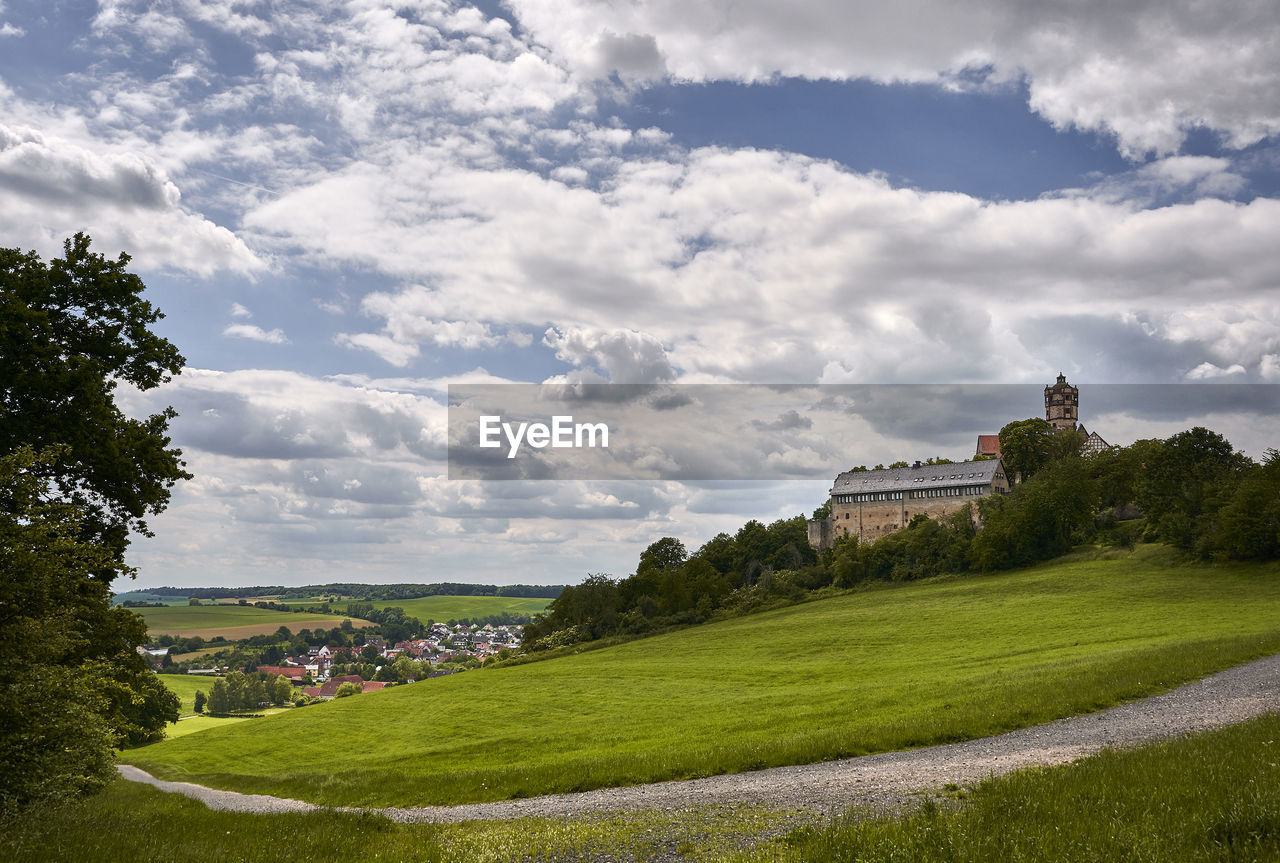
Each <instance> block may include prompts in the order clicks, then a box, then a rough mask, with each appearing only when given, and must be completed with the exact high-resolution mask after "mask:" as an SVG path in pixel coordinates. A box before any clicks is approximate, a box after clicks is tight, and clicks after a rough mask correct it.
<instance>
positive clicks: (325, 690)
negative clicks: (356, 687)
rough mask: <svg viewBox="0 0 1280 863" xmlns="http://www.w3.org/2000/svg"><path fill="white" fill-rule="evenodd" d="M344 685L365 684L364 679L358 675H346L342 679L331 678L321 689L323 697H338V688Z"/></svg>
mask: <svg viewBox="0 0 1280 863" xmlns="http://www.w3.org/2000/svg"><path fill="white" fill-rule="evenodd" d="M344 683H359V684H361V685H363V684H364V678H363V677H361V676H360V675H358V674H344V675H342V676H341V677H330V678H329V679H328V680H326V681H325V682H324V686H321V687H320V694H321V695H336V694H337V692H338V687H339V686H341V685H342V684H344Z"/></svg>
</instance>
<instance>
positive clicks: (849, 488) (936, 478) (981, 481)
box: [809, 459, 1009, 549]
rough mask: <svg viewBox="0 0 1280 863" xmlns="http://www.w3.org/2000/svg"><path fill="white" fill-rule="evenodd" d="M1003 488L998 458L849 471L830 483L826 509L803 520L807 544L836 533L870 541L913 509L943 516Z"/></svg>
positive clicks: (822, 544)
mask: <svg viewBox="0 0 1280 863" xmlns="http://www.w3.org/2000/svg"><path fill="white" fill-rule="evenodd" d="M1008 492H1009V478H1008V477H1007V476H1005V472H1004V465H1003V464H1002V463H1001V462H1000V460H999V459H986V460H983V461H962V462H957V463H953V464H930V465H922V464H921V463H920V462H916V463H915V465H914V466H912V467H898V468H888V469H882V470H861V471H849V472H847V473H842V474H840V475H839V476H837V477H836V481H835V484H834V485H832V487H831V515H830V516H829V517H828V518H825V519H815V520H813V521H810V522H809V544H810V545H812V546H814V547H815V548H819V549H823V548H829V547H830V546H831V544H832V543H834V542H835V541H836V539H837V538H839V537H841V536H856V537H857V538H858V541H859V542H871V541H872V540H876V539H879V538H880V537H882V536H887V535H888V534H890V533H893V532H894V531H895V530H899V529H901V528H903V527H905V526H906V525H907V523H908V522H910V521H911V519H912V517H913V516H915V515H919V514H921V513H923V514H924V515H927V516H929V517H930V518H944V517H946V516H948V515H951V514H952V513H954V512H956V511H957V510H958V509H960V507H962V506H964V505H965V504H966V503H969V502H970V501H974V500H978V499H979V498H982V497H989V496H990V495H993V494H1008Z"/></svg>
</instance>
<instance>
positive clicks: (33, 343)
mask: <svg viewBox="0 0 1280 863" xmlns="http://www.w3.org/2000/svg"><path fill="white" fill-rule="evenodd" d="M128 262H129V256H128V255H124V254H122V255H120V257H119V258H117V259H116V260H114V261H110V260H107V259H106V258H104V257H103V256H101V255H99V254H96V253H94V252H91V251H89V238H88V237H86V236H85V235H84V234H76V235H75V237H73V238H72V239H70V240H67V241H66V243H65V244H64V245H63V257H62V258H59V259H54V260H52V261H50V262H49V263H48V264H47V265H46V264H45V263H44V262H42V261H41V260H40V258H39V256H37V255H36V253H35V252H26V253H24V252H21V251H19V250H17V249H0V381H2V382H3V384H0V386H3V389H0V413H2V414H3V417H4V422H2V423H0V452H3V453H8V452H13V451H14V450H15V449H17V448H18V447H20V446H29V447H31V448H33V449H35V450H41V449H44V448H46V447H57V449H56V451H57V452H58V458H57V460H56V462H54V463H52V464H50V465H49V470H48V475H49V476H50V478H51V479H53V480H54V482H55V483H56V486H57V488H58V489H59V492H60V494H61V496H62V498H63V499H64V500H65V501H67V502H68V503H73V504H75V505H76V506H78V507H80V508H81V511H82V512H83V514H84V520H83V523H82V530H83V531H84V534H85V537H86V538H87V539H90V540H92V541H94V542H96V543H97V544H99V545H101V546H102V547H103V548H106V549H109V550H110V551H111V552H112V553H113V557H114V559H113V565H112V567H111V568H110V570H108V571H114V572H123V571H125V565H124V551H125V548H126V547H127V546H128V544H129V532H130V531H136V532H138V533H140V534H143V535H149V530H148V528H147V522H146V518H147V516H149V515H155V514H157V513H159V512H160V511H161V510H163V509H164V507H165V505H166V504H167V503H168V501H169V490H170V488H171V487H172V486H173V484H174V483H175V482H177V481H178V480H179V479H188V478H190V474H188V473H187V472H186V471H185V470H183V463H182V461H181V452H180V451H179V450H177V449H174V448H172V447H170V446H169V443H170V441H169V438H168V436H167V434H166V432H167V428H168V423H169V420H170V419H172V418H173V417H174V415H175V414H174V412H173V410H172V409H166V410H164V411H162V412H160V413H158V414H153V415H151V416H149V417H146V418H144V419H133V418H130V417H127V416H125V415H124V413H123V412H122V411H121V410H120V408H119V407H118V406H117V405H116V402H115V396H114V392H115V390H116V388H117V386H118V384H119V383H120V382H125V383H128V384H131V385H133V386H134V387H136V388H138V389H140V390H149V389H151V388H153V387H156V386H159V385H160V384H162V383H165V382H166V381H168V380H169V379H170V376H172V375H175V374H178V373H179V372H180V371H181V370H182V364H183V359H182V355H181V354H179V353H178V350H177V348H175V347H174V346H173V345H172V344H171V343H170V342H168V341H167V340H165V339H163V338H161V337H160V336H157V335H155V334H154V333H153V332H151V330H150V327H151V325H152V324H154V323H155V322H156V321H157V320H159V319H160V318H161V317H162V315H161V314H160V312H159V311H157V310H156V309H155V308H153V307H152V306H151V304H150V303H148V302H147V301H146V300H144V299H142V296H141V295H142V291H143V290H144V287H145V286H144V285H143V283H142V280H141V279H139V278H138V277H137V276H136V275H134V274H132V273H129V272H127V271H126V269H125V267H126V266H127V264H128Z"/></svg>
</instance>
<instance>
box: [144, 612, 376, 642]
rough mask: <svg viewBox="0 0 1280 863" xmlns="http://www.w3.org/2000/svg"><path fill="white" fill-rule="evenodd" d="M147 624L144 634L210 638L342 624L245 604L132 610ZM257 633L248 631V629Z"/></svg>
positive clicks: (335, 619) (359, 623)
mask: <svg viewBox="0 0 1280 863" xmlns="http://www.w3.org/2000/svg"><path fill="white" fill-rule="evenodd" d="M134 611H136V612H138V613H139V614H141V615H142V616H143V618H145V619H146V621H147V631H148V632H152V633H156V634H159V633H166V632H167V633H169V634H171V635H181V636H188V637H189V636H193V635H199V636H200V637H201V638H213V637H214V636H215V635H223V636H225V637H226V638H228V639H232V638H246V637H248V636H249V635H254V634H260V635H270V634H271V633H273V632H275V631H276V630H277V629H279V628H280V627H281V626H287V627H289V629H290V630H291V631H293V632H295V633H296V632H298V631H299V630H303V629H316V628H320V627H322V628H324V629H332V628H333V627H335V626H337V625H339V624H340V623H342V621H343V619H344V618H343V617H342V616H341V615H337V616H334V617H323V616H321V615H318V614H293V613H290V612H287V611H270V610H268V609H265V608H254V607H253V606H244V605H198V606H197V605H189V606H188V605H180V606H173V607H170V608H135V609H134ZM352 623H354V624H355V625H356V626H372V624H371V623H369V622H368V621H365V620H353V621H352ZM254 628H256V629H258V630H259V632H256V633H255V632H249V631H248V630H250V629H254Z"/></svg>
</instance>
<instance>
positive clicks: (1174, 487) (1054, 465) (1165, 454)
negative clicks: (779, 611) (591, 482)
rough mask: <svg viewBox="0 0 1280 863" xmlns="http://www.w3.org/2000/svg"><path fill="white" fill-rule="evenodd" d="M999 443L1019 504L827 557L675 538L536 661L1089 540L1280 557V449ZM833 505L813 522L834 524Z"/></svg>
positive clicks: (584, 611)
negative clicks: (580, 645)
mask: <svg viewBox="0 0 1280 863" xmlns="http://www.w3.org/2000/svg"><path fill="white" fill-rule="evenodd" d="M1000 442H1001V449H1002V452H1003V453H1004V455H1003V458H1004V466H1005V470H1006V472H1007V473H1008V474H1009V475H1011V476H1016V477H1017V478H1018V479H1020V481H1019V482H1017V483H1016V484H1015V485H1014V486H1013V488H1012V490H1011V492H1010V493H1009V494H1008V495H992V496H990V497H983V498H980V499H978V500H977V501H976V503H968V504H965V505H964V506H963V507H961V508H960V509H959V510H958V511H957V512H955V513H953V514H951V515H950V516H948V517H945V518H940V519H935V518H930V517H929V516H927V515H924V514H916V515H915V516H913V517H912V519H911V520H910V522H909V523H908V524H907V525H906V526H905V527H904V528H903V529H902V530H898V531H895V532H894V533H891V534H889V535H887V536H885V537H882V538H880V539H878V540H876V541H868V542H859V541H858V539H857V537H855V536H848V537H841V538H839V539H837V540H836V542H835V543H834V545H833V547H832V548H830V549H827V550H825V551H824V552H823V553H822V554H821V555H818V554H816V553H815V552H814V550H813V549H812V548H811V547H810V546H809V544H808V541H807V533H806V526H805V519H804V518H803V517H800V516H797V517H795V518H792V519H787V520H782V521H778V522H775V523H773V524H772V525H769V526H768V527H766V526H764V525H762V524H760V522H758V521H749V522H747V524H745V525H743V527H742V528H741V529H739V531H738V532H737V533H736V534H734V535H729V534H727V533H722V534H719V535H717V536H716V537H714V538H713V539H711V540H709V541H708V542H707V543H706V544H704V545H703V546H702V547H701V548H699V549H698V550H697V551H695V552H694V553H692V554H688V553H686V549H685V546H684V544H683V543H681V542H680V541H679V540H677V539H674V538H672V537H664V538H662V539H660V540H658V541H657V542H655V543H653V544H652V545H650V546H649V547H648V548H647V549H645V551H644V552H643V553H642V554H641V555H640V560H639V563H638V565H637V567H636V572H635V573H634V574H633V575H629V576H627V577H625V578H622V579H614V578H612V577H610V576H608V575H604V574H594V575H591V576H589V577H588V578H587V579H586V580H584V581H583V582H582V583H581V584H579V585H575V586H571V587H567V588H565V589H564V591H563V592H562V593H561V594H560V596H559V597H557V598H556V599H555V600H554V601H553V602H552V603H551V605H550V606H549V607H548V608H547V611H546V613H545V614H544V615H542V616H541V617H539V618H537V619H536V620H535V621H534V623H533V624H530V625H528V626H526V627H525V648H524V649H525V650H526V651H530V652H536V651H540V650H545V649H548V648H553V647H559V646H564V645H568V644H573V643H576V642H581V641H589V640H592V639H598V638H603V637H606V636H616V635H629V634H640V633H645V632H649V631H653V630H655V629H659V628H662V627H666V626H673V625H683V624H691V623H699V622H702V621H704V620H706V619H708V618H709V617H711V616H713V615H715V614H732V613H738V612H743V611H748V610H751V609H753V608H756V607H759V606H760V605H762V604H767V603H770V602H779V601H794V600H797V599H801V598H803V597H804V596H805V595H807V594H808V593H809V592H811V591H814V590H818V589H821V588H825V587H829V586H834V587H836V588H847V587H852V586H855V585H857V584H859V583H862V582H866V581H873V580H895V581H901V580H910V579H918V578H924V577H928V576H932V575H937V574H941V573H965V572H987V571H992V570H1000V569H1010V568H1015V567H1022V566H1027V565H1030V564H1032V563H1036V562H1037V561H1042V560H1047V559H1049V558H1053V557H1057V556H1059V555H1061V554H1064V553H1066V552H1068V551H1070V550H1071V549H1072V548H1073V547H1074V546H1076V545H1078V544H1080V543H1084V542H1097V543H1102V544H1106V545H1116V546H1130V547H1131V546H1132V545H1134V544H1135V543H1136V542H1138V541H1148V542H1162V543H1165V544H1168V545H1170V546H1173V547H1175V548H1178V549H1180V550H1182V551H1183V552H1185V553H1187V554H1189V555H1193V556H1195V557H1198V558H1201V559H1205V560H1275V559H1277V558H1280V453H1277V451H1276V450H1274V449H1269V450H1267V452H1266V454H1265V455H1264V457H1263V459H1262V461H1261V462H1255V461H1253V460H1252V459H1250V458H1249V457H1247V456H1246V455H1244V454H1243V453H1240V452H1237V451H1235V450H1234V448H1233V447H1232V446H1231V444H1230V442H1229V441H1227V439H1226V438H1224V437H1223V436H1222V435H1220V434H1217V433H1216V432H1213V431H1211V430H1209V429H1206V428H1201V427H1196V428H1192V429H1188V430H1187V431H1184V432H1180V433H1178V434H1175V435H1172V436H1171V437H1169V438H1165V439H1162V440H1140V441H1137V442H1135V443H1133V444H1131V445H1129V446H1127V447H1113V448H1111V449H1108V450H1104V451H1101V452H1096V453H1084V452H1082V451H1081V444H1082V439H1081V438H1080V436H1079V434H1077V433H1076V432H1074V431H1059V430H1055V429H1053V428H1052V426H1050V425H1049V424H1048V423H1047V422H1045V421H1044V420H1043V419H1039V418H1032V419H1028V420H1019V421H1017V422H1013V423H1009V424H1008V425H1006V426H1005V427H1004V428H1003V429H1002V430H1001V432H1000ZM930 461H931V463H935V464H945V463H947V462H946V460H944V459H940V458H938V459H931V460H930ZM828 507H829V504H824V505H823V506H822V507H819V508H818V510H817V511H816V512H815V513H814V516H815V517H817V518H821V517H825V516H827V515H829V508H828ZM979 525H980V526H981V528H979Z"/></svg>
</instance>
